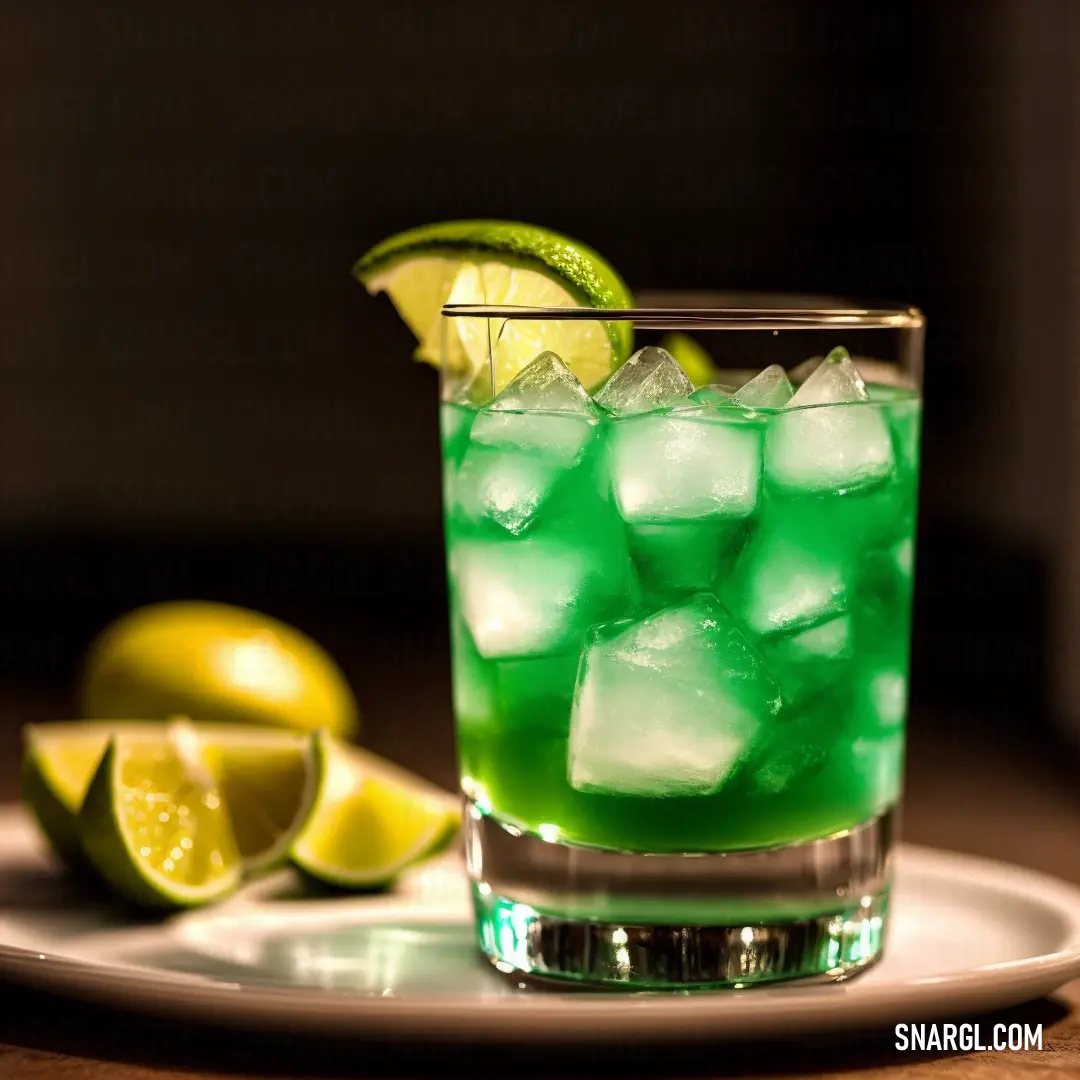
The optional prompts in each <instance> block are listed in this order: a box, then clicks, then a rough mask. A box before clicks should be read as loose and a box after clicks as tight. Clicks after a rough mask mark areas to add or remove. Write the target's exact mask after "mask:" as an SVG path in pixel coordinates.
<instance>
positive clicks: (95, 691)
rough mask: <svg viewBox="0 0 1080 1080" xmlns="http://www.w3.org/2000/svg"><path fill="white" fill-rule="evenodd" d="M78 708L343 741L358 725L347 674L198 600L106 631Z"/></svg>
mask: <svg viewBox="0 0 1080 1080" xmlns="http://www.w3.org/2000/svg"><path fill="white" fill-rule="evenodd" d="M79 702H80V708H81V712H82V715H83V716H84V717H86V718H88V719H103V720H164V719H167V718H169V717H172V716H177V715H183V716H189V717H191V718H192V719H193V720H196V721H200V720H205V721H216V722H219V723H233V724H236V723H242V724H265V725H270V726H273V727H283V728H293V729H297V730H301V731H317V730H320V729H325V730H327V731H330V732H332V733H334V734H335V735H340V736H344V737H348V736H352V735H355V733H356V731H357V729H358V727H359V710H358V708H357V704H356V699H355V698H354V697H353V693H352V690H351V689H350V688H349V684H348V682H347V681H346V679H345V676H344V675H343V674H342V672H341V669H340V668H339V667H338V666H337V664H336V663H335V662H334V661H333V659H332V658H331V657H330V655H329V654H328V653H327V652H326V650H325V649H323V648H322V647H321V646H320V645H318V644H317V643H316V642H315V641H313V640H312V639H311V638H310V637H308V636H307V635H306V634H303V633H301V632H300V631H299V630H297V629H295V628H294V627H291V626H286V625H285V624H284V623H282V622H279V621H277V620H276V619H272V618H270V616H268V615H263V614H260V613H259V612H256V611H249V610H247V609H246V608H238V607H232V606H230V605H227V604H215V603H208V602H201V601H182V602H173V603H164V604H154V605H151V606H149V607H144V608H139V609H137V610H136V611H133V612H130V613H129V614H127V615H124V616H122V617H121V618H119V619H117V620H116V621H115V622H113V623H111V624H110V625H109V626H107V627H106V628H105V629H104V630H103V631H102V632H101V634H99V635H98V637H97V638H96V639H95V640H94V641H93V643H92V644H91V645H90V648H89V650H88V651H87V654H86V659H85V663H84V666H83V670H82V677H81V680H80V686H79Z"/></svg>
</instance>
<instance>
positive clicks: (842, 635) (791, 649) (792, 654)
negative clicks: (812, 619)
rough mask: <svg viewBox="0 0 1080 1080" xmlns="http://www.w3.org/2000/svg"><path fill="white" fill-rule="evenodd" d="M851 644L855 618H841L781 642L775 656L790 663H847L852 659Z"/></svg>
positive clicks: (777, 646) (777, 644) (845, 616)
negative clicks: (835, 661)
mask: <svg viewBox="0 0 1080 1080" xmlns="http://www.w3.org/2000/svg"><path fill="white" fill-rule="evenodd" d="M851 644H852V636H851V618H850V616H848V615H841V616H840V617H839V618H836V619H830V620H829V621H828V622H823V623H820V624H819V625H818V626H812V627H811V628H810V629H809V630H803V631H802V632H801V633H798V634H793V635H792V636H791V637H787V638H783V639H782V640H780V641H778V642H777V643H776V646H775V655H776V656H777V657H778V658H779V659H781V660H783V661H784V662H785V663H789V664H808V663H820V662H823V661H828V660H846V659H848V658H849V657H850V656H851Z"/></svg>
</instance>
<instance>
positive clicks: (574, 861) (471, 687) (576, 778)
mask: <svg viewBox="0 0 1080 1080" xmlns="http://www.w3.org/2000/svg"><path fill="white" fill-rule="evenodd" d="M504 314H506V313H504ZM595 314H596V313H593V317H595ZM723 315H724V313H722V312H718V313H717V316H718V317H720V318H722V317H723ZM517 317H519V318H528V316H517ZM533 317H534V318H536V319H537V320H538V321H539V320H542V319H543V318H544V317H545V316H544V315H542V314H536V315H534V316H533ZM546 317H547V318H549V319H555V318H556V315H555V313H553V312H549V313H548V314H547V316H546ZM583 317H584V316H583ZM606 317H607V316H606V314H605V318H606ZM631 317H632V316H631ZM652 317H653V318H654V319H655V317H656V316H655V313H652ZM916 317H917V316H916V315H914V314H913V315H912V316H911V318H912V319H915V318H916ZM558 318H560V319H562V318H566V316H565V315H559V316H558ZM447 322H453V320H452V319H448V320H447ZM502 325H503V326H504V327H505V323H503V324H502ZM913 328H915V329H918V328H921V320H920V321H918V324H917V326H913ZM503 333H505V330H503ZM840 334H842V331H833V332H832V334H831V337H832V339H833V341H834V342H835V340H836V339H837V337H838V336H840ZM495 336H496V335H495V334H494V333H493V335H492V337H493V338H494V337H495ZM541 337H542V335H541ZM541 337H538V340H541ZM567 359H568V360H570V361H571V364H572V358H567ZM801 359H802V358H801V357H792V361H793V362H795V361H799V360H801ZM869 366H870V367H871V368H872V372H871V373H870V374H871V378H872V377H873V375H878V376H879V377H880V376H882V374H883V373H884V375H885V376H886V377H887V378H888V380H889V381H888V382H884V381H882V382H880V383H875V382H873V381H869V382H864V379H863V378H862V376H861V375H860V367H859V365H857V364H856V363H855V362H853V361H852V360H851V358H850V357H849V356H848V354H847V353H846V352H845V350H844V349H843V348H834V349H833V351H832V352H831V353H829V354H828V356H827V357H826V358H825V359H823V360H820V359H819V360H816V361H811V362H808V363H802V364H799V365H798V366H797V367H795V368H793V369H792V370H791V371H788V372H785V370H784V369H783V368H781V367H778V366H776V365H772V366H769V367H767V368H766V369H765V370H763V371H761V372H760V373H759V374H758V375H756V376H755V377H753V378H751V379H749V380H748V381H745V382H743V383H742V384H741V385H739V384H731V385H716V386H707V387H704V388H702V389H699V390H696V391H695V390H694V387H693V385H692V384H691V383H690V382H689V380H688V379H687V377H686V375H685V374H684V373H683V371H682V370H681V369H680V367H679V366H678V364H677V362H676V361H675V360H674V359H673V358H672V357H671V356H670V355H669V354H668V353H666V352H664V351H663V350H661V349H657V348H652V347H650V348H646V349H643V350H641V351H639V352H638V353H637V354H635V356H634V357H632V358H631V359H630V360H629V361H628V362H627V363H626V364H624V365H623V366H622V367H620V368H619V369H618V370H617V371H616V372H615V374H614V375H613V376H611V378H610V379H608V380H607V381H606V382H605V383H603V384H602V385H601V386H600V387H593V388H592V389H593V394H590V393H588V392H587V391H586V390H585V388H584V387H583V386H582V385H581V384H580V382H578V380H577V379H576V378H575V376H574V375H573V374H572V372H571V370H570V367H569V366H568V365H567V364H564V363H563V360H562V359H560V357H558V356H557V355H555V354H554V353H551V352H545V353H542V354H541V355H539V356H537V357H536V359H535V360H533V361H532V363H531V364H530V365H529V366H528V367H526V368H525V369H524V370H523V371H522V372H521V373H520V374H519V375H518V376H517V377H516V378H515V379H514V380H513V381H512V382H510V383H509V385H507V386H506V387H505V388H504V389H502V390H501V391H500V392H498V393H496V394H494V395H493V396H489V397H488V399H487V400H484V399H483V395H479V396H480V398H481V400H480V402H476V401H475V399H476V397H477V396H478V395H476V394H475V393H474V394H473V395H472V397H473V399H474V400H473V401H468V400H457V401H453V400H451V401H445V402H444V403H443V405H442V432H443V453H444V478H445V487H444V490H445V512H446V535H447V554H448V565H449V583H450V617H451V629H452V660H453V686H454V706H455V714H456V719H457V738H458V748H459V755H460V765H461V776H462V788H463V791H464V792H465V795H466V797H467V799H468V801H469V807H468V820H467V827H468V829H469V838H468V843H469V846H470V870H471V874H472V878H473V884H474V894H475V898H476V903H477V913H478V915H477V917H478V927H479V935H480V940H481V944H482V946H483V947H484V949H485V951H487V952H488V954H489V956H491V957H492V959H493V960H494V961H495V962H496V963H497V964H498V965H499V966H501V967H503V968H504V969H505V970H515V971H525V972H529V973H532V974H541V975H547V976H556V977H569V978H578V979H584V980H586V981H595V982H614V983H631V984H633V983H637V984H640V985H652V986H663V985H671V984H680V985H728V984H742V983H745V982H756V981H767V980H770V979H777V978H790V977H794V976H800V975H808V974H822V973H828V974H832V975H838V974H843V973H847V972H849V971H851V970H857V969H858V968H860V967H862V966H865V965H866V964H868V963H870V962H871V961H872V960H873V959H875V958H876V957H877V956H878V954H879V952H880V948H881V937H882V927H883V920H884V917H885V913H886V910H887V904H888V850H889V843H890V822H891V818H892V811H893V808H894V807H895V805H896V803H897V801H898V798H899V795H900V789H901V779H902V763H903V747H904V721H905V712H906V702H907V679H908V650H909V639H910V609H911V582H912V561H913V538H914V528H915V512H916V492H917V477H918V452H919V451H918V447H919V426H920V412H921V409H920V399H919V395H918V391H917V389H916V387H915V384H914V382H913V381H912V380H909V379H907V378H906V377H904V375H903V372H902V371H901V370H900V368H898V367H892V366H890V365H885V364H872V365H869ZM822 867H829V868H830V869H827V870H823V869H822ZM740 927H741V929H739V928H740ZM583 928H584V929H583ZM733 928H734V929H733ZM578 931H580V932H582V933H584V934H585V937H586V938H588V941H587V942H586V941H585V938H582V939H581V940H580V941H577V943H576V944H575V945H573V946H569V945H567V942H569V941H571V939H572V938H573V935H574V933H575V932H578ZM732 933H735V935H736V937H735V938H731V934H732ZM725 934H726V935H727V937H724V935H725ZM665 935H666V937H665V940H668V939H670V941H669V943H668V946H665V947H664V948H663V949H659V948H658V947H655V943H656V942H657V941H658V940H659V938H660V937H664V936H665ZM672 935H675V937H674V938H673V937H672ZM680 935H681V936H680ZM687 935H689V936H687ZM793 935H794V936H793ZM676 938H678V942H679V943H680V944H678V945H677V946H675V945H671V942H673V941H675V939H676ZM729 939H730V941H729ZM721 940H723V941H728V946H723V947H721V946H718V945H717V942H718V941H721ZM598 941H602V942H603V943H604V945H603V948H598V946H597V942H598ZM731 941H734V942H735V944H734V945H733V946H732V945H731ZM687 948H690V949H691V951H694V950H696V951H695V952H694V955H695V956H697V957H698V959H697V960H694V961H687V960H686V955H687ZM628 949H629V951H627V950H628ZM672 949H674V951H675V953H678V955H679V956H681V957H682V959H681V960H679V962H678V964H676V965H675V967H673V966H672V963H673V962H672V960H671V955H672ZM732 949H734V950H735V951H734V952H732ZM650 950H651V951H650ZM710 950H711V952H710ZM739 950H741V952H740V951H739ZM736 953H737V954H738V956H736ZM661 954H662V955H661ZM706 954H708V955H709V956H711V957H712V958H711V959H707V958H706V959H703V957H705V956H706ZM796 954H797V955H796ZM748 956H749V959H748ZM676 969H677V970H676Z"/></svg>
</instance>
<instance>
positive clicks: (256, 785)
mask: <svg viewBox="0 0 1080 1080" xmlns="http://www.w3.org/2000/svg"><path fill="white" fill-rule="evenodd" d="M203 737H204V740H205V756H206V763H207V765H208V766H209V768H210V772H211V774H212V775H213V777H214V780H215V782H216V783H217V786H218V790H219V791H220V792H221V796H222V798H223V799H224V800H225V805H226V807H227V808H228V811H229V821H230V822H231V823H232V829H233V835H234V836H235V838H236V846H237V848H238V849H239V852H240V857H241V858H242V859H243V862H244V869H245V871H246V872H247V873H249V874H250V873H254V872H255V871H258V870H265V869H268V868H270V867H274V866H277V865H279V864H281V863H284V862H285V861H286V860H287V859H288V855H289V848H290V847H291V845H292V842H293V840H294V839H295V838H296V836H297V834H298V833H299V832H300V830H301V829H302V828H303V826H304V824H305V823H306V822H307V819H308V814H309V813H310V812H311V808H312V805H313V804H314V802H315V794H316V791H317V784H316V772H315V767H314V755H313V754H312V742H313V738H314V737H313V736H311V735H292V734H287V733H284V732H270V731H256V730H239V731H234V732H233V733H231V735H230V737H228V738H223V737H221V735H219V734H215V733H214V732H213V731H208V732H207V733H206V734H205V735H204V736H203Z"/></svg>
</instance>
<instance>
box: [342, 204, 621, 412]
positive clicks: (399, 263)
mask: <svg viewBox="0 0 1080 1080" xmlns="http://www.w3.org/2000/svg"><path fill="white" fill-rule="evenodd" d="M353 272H354V273H355V275H356V276H357V278H359V279H360V281H361V282H362V283H363V285H364V287H365V288H366V289H367V290H368V292H370V293H372V294H373V295H374V294H375V293H380V292H385V293H386V294H387V295H388V296H389V297H390V300H391V301H392V302H393V304H394V307H395V308H397V311H398V313H399V314H400V315H401V317H402V319H403V320H404V321H405V323H406V325H407V326H408V327H409V329H410V330H412V332H413V334H414V335H415V336H416V338H417V340H418V341H419V345H418V346H417V349H416V352H415V356H416V358H417V359H418V360H423V361H425V362H426V363H429V364H433V365H435V366H439V364H440V363H441V358H442V353H443V346H444V334H445V335H446V337H445V347H446V354H447V367H448V371H449V372H450V373H452V374H453V376H454V379H455V382H456V383H458V384H460V385H461V386H464V387H468V386H470V385H471V384H472V383H473V382H474V381H475V380H476V376H477V375H478V374H479V373H480V372H482V371H485V372H486V369H487V364H488V360H489V357H490V358H492V359H493V362H494V369H493V377H494V385H493V386H490V385H489V386H485V388H484V389H485V391H487V392H488V393H491V392H494V393H497V392H498V391H499V390H501V389H502V388H503V387H504V386H505V385H506V384H507V383H508V382H509V381H510V380H511V379H512V378H513V377H514V376H515V375H516V374H517V373H518V372H519V371H520V370H521V369H522V368H523V367H524V366H525V365H526V364H527V363H528V362H529V361H530V360H532V359H533V358H534V357H535V356H537V355H538V354H539V353H541V352H543V351H545V350H547V349H550V350H551V351H553V352H555V353H557V354H558V355H559V356H560V357H562V359H563V360H564V361H565V362H566V364H567V365H568V366H569V367H570V369H571V370H572V371H573V372H574V374H575V375H577V377H578V378H579V379H580V380H581V381H582V383H584V384H585V386H587V387H589V386H594V385H596V384H598V383H599V382H600V381H601V380H603V379H604V378H605V377H606V376H607V375H609V374H610V373H611V372H612V371H613V370H614V369H615V368H616V367H618V365H619V364H620V363H622V361H623V360H625V359H626V357H627V356H629V354H630V352H631V349H632V345H633V329H632V327H631V325H630V323H628V322H601V321H595V322H594V321H592V320H581V321H569V320H559V321H554V322H551V321H542V322H535V321H534V322H530V321H525V320H515V321H512V322H508V323H495V322H494V321H492V322H491V325H489V320H485V319H460V318H458V319H453V320H443V319H442V317H441V316H440V310H441V308H442V305H443V304H444V303H455V304H488V305H514V306H527V307H595V308H623V307H631V306H632V305H633V300H632V298H631V296H630V291H629V290H628V289H627V287H626V285H625V283H624V282H623V280H622V279H621V278H620V277H619V275H618V274H617V273H616V272H615V270H614V269H612V267H611V266H610V265H609V264H608V263H607V262H606V261H605V260H604V259H603V258H601V257H600V255H598V254H597V253H596V252H595V251H593V250H592V249H591V248H589V247H587V246H586V245H584V244H582V243H579V242H578V241H576V240H571V239H570V238H568V237H566V236H562V235H560V234H559V233H554V232H551V231H550V230H547V229H541V228H538V227H537V226H535V225H525V224H522V223H520V222H512V221H447V222H443V223H441V224H437V225H423V226H420V227H419V228H415V229H409V230H408V231H406V232H402V233H398V234H397V235H395V236H391V237H390V238H389V239H387V240H384V241H382V243H380V244H377V245H376V246H375V247H373V248H372V249H371V250H370V251H369V252H368V253H367V254H366V255H364V256H363V258H361V259H360V260H359V262H357V264H356V266H355V267H354V268H353Z"/></svg>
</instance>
